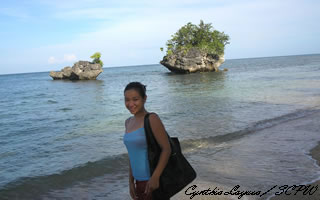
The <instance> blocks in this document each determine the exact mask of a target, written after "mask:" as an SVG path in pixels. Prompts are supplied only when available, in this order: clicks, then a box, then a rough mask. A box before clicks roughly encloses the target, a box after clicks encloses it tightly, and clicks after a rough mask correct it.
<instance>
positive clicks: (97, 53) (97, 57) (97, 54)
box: [90, 52, 103, 67]
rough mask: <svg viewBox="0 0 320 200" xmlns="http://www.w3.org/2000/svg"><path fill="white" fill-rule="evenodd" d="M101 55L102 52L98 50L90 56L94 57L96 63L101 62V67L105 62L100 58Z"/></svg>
mask: <svg viewBox="0 0 320 200" xmlns="http://www.w3.org/2000/svg"><path fill="white" fill-rule="evenodd" d="M100 57H101V53H100V52H96V53H94V54H93V55H92V56H91V57H90V58H92V59H93V61H92V62H93V63H96V64H100V65H101V67H102V66H103V62H102V60H100Z"/></svg>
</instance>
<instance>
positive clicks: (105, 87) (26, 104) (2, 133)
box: [0, 55, 320, 199]
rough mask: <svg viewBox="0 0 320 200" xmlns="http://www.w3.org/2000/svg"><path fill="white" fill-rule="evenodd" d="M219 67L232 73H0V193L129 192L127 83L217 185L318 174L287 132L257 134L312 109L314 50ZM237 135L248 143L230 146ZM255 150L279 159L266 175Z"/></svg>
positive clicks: (317, 67) (318, 92) (319, 79)
mask: <svg viewBox="0 0 320 200" xmlns="http://www.w3.org/2000/svg"><path fill="white" fill-rule="evenodd" d="M220 68H221V69H223V68H227V69H229V71H226V72H224V71H221V72H214V73H195V74H185V75H178V74H172V73H170V72H169V71H168V70H167V69H166V68H164V67H163V66H161V65H143V66H130V67H115V68H105V69H104V72H103V73H102V74H100V76H99V77H98V80H93V81H73V82H72V81H53V80H52V79H51V77H49V73H48V72H41V73H27V74H11V75H0V95H1V98H0V199H129V196H128V186H127V184H128V157H127V154H126V149H125V146H124V144H123V141H122V140H123V135H124V121H125V119H126V118H128V117H129V116H130V113H129V112H128V111H127V110H126V108H125V106H124V97H123V89H124V87H125V86H126V84H127V83H129V82H131V81H140V82H142V83H144V84H146V85H147V95H148V99H147V103H146V109H147V110H148V111H152V112H156V113H158V114H159V116H160V118H161V119H162V121H163V123H164V125H165V127H166V129H167V131H168V132H169V134H170V135H171V136H178V137H179V139H180V142H181V144H182V148H183V151H184V153H185V155H186V156H187V158H189V159H190V162H191V164H193V165H194V166H195V168H196V169H197V168H198V167H199V169H203V166H204V165H205V166H207V167H208V168H215V169H217V174H216V175H215V177H216V180H214V182H216V183H219V184H224V185H232V184H237V183H243V184H244V185H247V186H248V187H249V186H253V187H256V188H263V187H266V188H267V187H268V186H270V185H272V184H275V183H278V182H282V183H284V182H286V181H287V182H288V181H293V182H295V183H302V182H305V181H308V180H309V181H311V180H314V179H317V178H319V171H320V170H319V167H317V166H316V165H315V164H314V161H312V160H311V159H310V157H308V156H307V155H305V154H304V155H300V156H295V155H294V152H292V151H293V149H292V145H290V141H289V140H288V138H287V137H286V136H287V135H288V134H289V133H283V132H281V133H279V138H282V140H280V139H279V141H282V142H279V141H278V143H274V142H272V141H271V139H268V135H267V134H268V132H267V131H265V132H266V135H261V134H259V135H257V134H256V133H257V132H258V131H260V132H261V131H263V130H265V129H268V128H269V127H272V126H275V125H278V124H281V123H284V122H287V121H290V120H294V119H299V118H302V117H304V116H307V115H310V114H312V113H314V112H316V111H318V110H319V108H320V73H319V72H320V55H301V56H283V57H268V58H252V59H236V60H227V61H226V62H225V63H224V64H223V65H222V66H221V67H220ZM311 128H312V127H311ZM275 134H277V133H275ZM305 135H306V136H305V137H302V136H301V135H296V136H291V138H290V140H292V141H295V143H291V144H294V145H301V146H302V147H303V148H305V150H306V153H307V151H308V150H309V149H310V148H312V147H313V146H314V145H315V144H316V142H317V139H318V140H319V141H320V136H317V135H308V136H307V134H305ZM301 137H302V138H307V139H305V140H302V138H301ZM240 141H241V143H247V144H248V145H247V146H250V148H251V149H238V151H237V152H235V151H234V150H231V149H230V146H232V145H236V144H237V142H240ZM299 142H300V143H299ZM249 144H250V145H249ZM272 144H277V145H272ZM266 149H267V150H268V151H266ZM253 150H254V152H256V154H253V153H252V151H253ZM218 152H219V155H220V156H219V158H218V157H216V156H215V155H216V154H217V153H218ZM279 152H286V153H287V154H285V153H279ZM289 154H290V155H291V157H290V159H289V160H288V155H289ZM292 154H293V155H292ZM221 155H223V156H222V157H221ZM249 155H250V156H249ZM262 156H263V157H268V158H270V161H271V160H278V161H279V162H273V165H274V166H272V168H273V170H271V172H272V173H270V170H269V171H268V169H269V168H270V165H269V164H268V163H269V162H266V161H265V160H264V161H261V162H259V160H261V159H260V158H261V157H262ZM252 160H254V161H255V162H252ZM199 163H200V164H199ZM297 163H299V164H297ZM240 164H241V165H240ZM218 169H220V171H219V170H218ZM246 169H247V170H246ZM288 169H289V170H288ZM237 170H238V171H237ZM218 172H219V173H218ZM231 172H234V173H231ZM235 172H237V173H235ZM239 172H241V175H239V174H238V173H239ZM199 173H201V172H199ZM236 174H237V175H236ZM209 181H210V180H209ZM211 181H213V180H211Z"/></svg>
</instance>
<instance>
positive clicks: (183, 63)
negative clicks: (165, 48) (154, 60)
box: [160, 47, 224, 73]
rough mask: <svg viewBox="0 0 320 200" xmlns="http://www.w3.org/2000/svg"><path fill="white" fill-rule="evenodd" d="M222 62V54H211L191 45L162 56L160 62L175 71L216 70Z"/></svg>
mask: <svg viewBox="0 0 320 200" xmlns="http://www.w3.org/2000/svg"><path fill="white" fill-rule="evenodd" d="M223 62H224V55H212V54H208V53H205V52H203V51H201V50H199V49H198V48H196V47H192V48H191V49H189V50H188V51H183V50H180V51H178V52H174V53H172V54H171V55H166V56H164V57H163V59H162V61H160V64H162V65H163V66H165V67H166V68H168V69H169V70H170V71H172V72H175V73H194V72H208V71H218V70H219V69H218V67H219V66H220V65H221V64H222V63H223Z"/></svg>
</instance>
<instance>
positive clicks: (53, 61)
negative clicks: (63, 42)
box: [48, 54, 77, 64]
mask: <svg viewBox="0 0 320 200" xmlns="http://www.w3.org/2000/svg"><path fill="white" fill-rule="evenodd" d="M76 60H77V57H76V55H75V54H64V55H63V58H62V59H57V58H56V57H54V56H50V57H49V59H48V64H61V63H66V62H73V61H76Z"/></svg>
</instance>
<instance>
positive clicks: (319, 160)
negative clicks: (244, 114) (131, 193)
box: [171, 109, 320, 200]
mask: <svg viewBox="0 0 320 200" xmlns="http://www.w3.org/2000/svg"><path fill="white" fill-rule="evenodd" d="M319 118H320V111H319V110H318V109H315V112H313V113H312V114H310V115H307V116H304V117H302V118H298V119H293V120H289V121H287V122H284V123H283V124H280V125H276V126H274V127H271V128H267V129H265V130H261V131H258V132H264V133H263V134H265V133H266V132H267V133H276V132H277V131H279V130H287V131H286V132H287V134H294V132H295V134H296V133H298V134H301V133H302V134H301V135H307V134H308V133H309V132H312V133H311V134H315V133H316V134H317V133H318V132H319V130H320V124H319V123H318V122H317V119H319ZM295 126H299V127H300V128H299V129H296V128H295ZM288 127H290V128H288ZM287 128H288V129H287ZM258 134H259V133H258ZM250 137H251V136H250ZM253 137H254V136H253ZM306 145H309V146H310V144H306ZM301 147H302V148H301V149H299V152H298V151H297V152H296V154H297V155H298V154H300V155H301V154H304V155H305V156H306V157H308V159H310V160H312V161H313V165H314V166H315V167H317V168H320V139H319V140H318V138H315V140H314V145H312V146H310V149H309V148H308V146H304V145H301ZM303 149H304V150H303ZM300 150H302V151H300ZM293 153H294V151H293ZM191 164H192V163H191ZM192 165H193V164H192ZM208 167H209V166H208ZM205 169H206V168H203V169H202V170H205ZM208 171H210V170H208ZM208 171H207V172H208ZM212 172H213V173H214V171H212ZM197 175H198V176H197V178H196V179H195V180H194V181H193V182H192V183H191V184H189V185H188V186H186V187H185V188H184V189H183V190H182V191H180V192H179V193H178V194H176V195H175V196H173V197H172V198H171V199H172V200H187V199H195V200H208V199H217V200H220V199H239V198H238V197H239V195H223V194H222V195H212V194H211V195H210V194H209V195H208V194H207V195H205V194H204V193H202V194H198V195H195V196H193V198H190V197H192V196H191V195H190V193H192V190H191V189H189V190H188V192H189V191H191V192H189V195H187V194H185V191H186V190H187V189H188V188H189V187H190V186H192V185H196V186H197V188H196V189H195V190H194V192H196V191H204V190H207V189H210V191H212V190H214V189H215V188H218V189H219V190H223V191H224V192H225V191H230V190H232V188H234V186H235V185H229V184H228V186H227V185H221V184H218V183H217V181H215V179H214V178H210V174H208V177H206V174H204V173H202V171H197ZM317 176H318V177H317V178H316V177H315V178H314V179H313V180H302V182H301V183H296V184H299V186H300V185H304V186H305V187H308V189H310V188H312V187H314V188H313V190H312V191H309V192H308V191H306V194H305V195H303V192H304V191H305V190H303V191H301V192H297V193H296V190H297V189H298V188H296V189H295V190H288V192H287V194H285V192H283V193H282V194H281V195H275V193H277V192H279V193H280V192H281V190H280V189H279V187H280V186H282V185H284V184H287V185H288V186H292V185H293V184H292V183H290V182H284V183H283V184H280V183H275V184H274V185H276V184H277V186H276V187H275V188H274V189H273V190H271V189H270V191H268V192H266V193H265V195H262V196H261V197H260V196H259V195H243V196H242V197H241V198H240V199H242V200H256V199H257V200H260V199H261V200H266V199H267V200H316V199H319V197H320V170H318V171H317ZM306 179H307V178H306ZM290 184H291V185H290ZM239 185H241V184H239ZM249 189H250V190H251V191H258V190H259V189H258V188H256V189H254V188H249ZM219 190H218V191H219ZM246 190H248V188H247V189H245V187H240V188H239V189H238V191H246ZM215 191H217V189H215ZM262 193H263V191H262ZM295 193H296V195H294V194H295ZM309 193H310V194H309Z"/></svg>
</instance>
